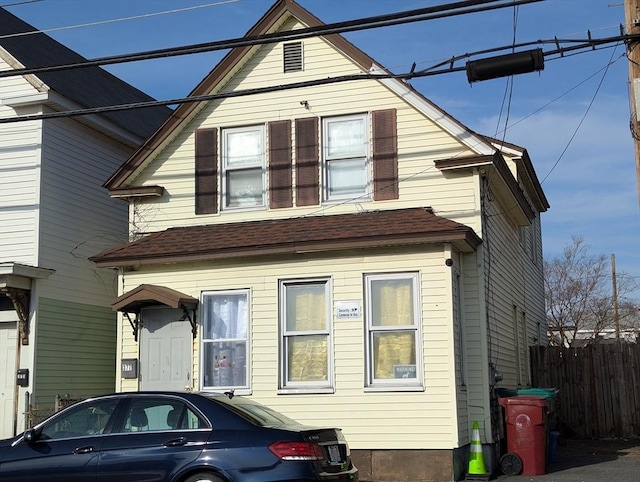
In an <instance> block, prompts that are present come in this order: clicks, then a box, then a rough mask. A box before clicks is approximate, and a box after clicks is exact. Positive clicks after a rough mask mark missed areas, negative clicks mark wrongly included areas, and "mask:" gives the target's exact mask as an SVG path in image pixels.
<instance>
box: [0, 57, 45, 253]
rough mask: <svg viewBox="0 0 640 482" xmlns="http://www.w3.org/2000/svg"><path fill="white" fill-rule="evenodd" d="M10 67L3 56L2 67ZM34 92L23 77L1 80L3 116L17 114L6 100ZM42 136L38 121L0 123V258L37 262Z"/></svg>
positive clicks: (0, 98) (1, 111) (0, 108)
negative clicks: (4, 101)
mask: <svg viewBox="0 0 640 482" xmlns="http://www.w3.org/2000/svg"><path fill="white" fill-rule="evenodd" d="M8 69H9V66H8V65H7V64H6V63H5V62H4V61H3V60H1V59H0V70H8ZM34 93H36V90H35V89H34V88H33V86H32V85H31V84H29V83H28V82H27V81H25V80H24V79H23V78H22V77H9V78H3V79H0V117H10V116H13V115H15V111H14V109H12V108H10V107H7V106H6V105H3V99H7V98H12V97H19V96H25V95H30V94H34ZM25 110H26V109H25ZM21 113H27V112H21ZM29 113H33V109H29ZM41 135H42V132H41V122H39V121H33V122H31V121H30V122H22V123H19V124H2V125H0V260H3V261H13V262H16V263H24V264H31V265H35V264H36V262H37V256H38V255H37V239H38V232H37V222H38V211H39V208H40V200H39V196H38V189H39V182H40V181H39V179H40V145H41V144H40V143H41Z"/></svg>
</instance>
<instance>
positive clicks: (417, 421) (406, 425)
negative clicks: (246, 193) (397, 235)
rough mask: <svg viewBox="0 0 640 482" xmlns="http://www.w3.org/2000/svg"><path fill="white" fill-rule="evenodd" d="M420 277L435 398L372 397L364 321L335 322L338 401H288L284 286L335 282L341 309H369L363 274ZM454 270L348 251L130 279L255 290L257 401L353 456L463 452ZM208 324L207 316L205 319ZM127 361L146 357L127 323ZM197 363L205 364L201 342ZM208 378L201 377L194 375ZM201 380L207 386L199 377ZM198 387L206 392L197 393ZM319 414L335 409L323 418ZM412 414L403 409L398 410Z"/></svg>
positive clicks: (393, 254) (394, 255) (436, 258)
mask: <svg viewBox="0 0 640 482" xmlns="http://www.w3.org/2000/svg"><path fill="white" fill-rule="evenodd" d="M415 271H418V272H419V275H420V280H421V285H420V290H421V296H422V298H421V301H422V304H421V306H422V312H421V316H422V332H421V337H422V347H423V348H422V349H423V355H424V360H423V361H424V366H423V369H424V385H425V390H424V392H423V391H419V392H408V393H402V392H393V391H389V392H366V391H365V390H364V383H365V378H366V374H365V351H364V350H365V348H364V338H365V329H364V326H365V325H364V323H365V320H364V317H363V318H361V319H353V320H351V319H349V320H342V319H340V320H337V319H334V320H333V324H332V329H333V335H334V340H335V346H334V365H335V367H334V370H335V393H334V394H325V395H320V394H318V395H314V394H305V395H290V394H289V395H278V394H277V389H278V373H279V372H278V367H279V351H278V349H277V347H278V344H279V328H278V281H279V280H280V279H283V278H285V279H291V278H300V279H304V278H310V277H324V276H330V277H331V280H332V287H333V292H332V293H331V296H332V302H333V303H335V302H337V301H347V300H349V301H352V300H359V301H361V302H362V303H364V294H363V273H385V272H415ZM450 277H451V269H450V268H449V267H447V266H446V265H445V263H444V254H443V251H442V247H441V246H440V247H436V246H434V247H432V248H429V249H427V250H425V251H424V252H416V251H410V250H400V249H398V250H394V251H377V254H374V253H373V252H365V251H363V252H362V254H361V255H354V254H353V253H340V255H338V256H336V257H335V258H326V257H322V256H313V257H310V258H306V260H305V261H304V262H292V261H289V260H286V259H271V260H267V259H265V260H258V261H254V262H251V263H247V264H244V265H239V264H232V263H228V264H227V263H216V264H215V265H213V264H198V265H197V266H194V265H190V266H182V267H165V269H164V270H159V269H158V270H155V269H154V270H146V269H145V270H142V271H135V272H130V273H127V275H126V277H125V283H124V286H123V289H124V291H126V290H130V289H133V288H135V287H137V286H138V285H139V284H141V283H152V284H153V283H156V284H162V285H165V286H169V287H171V288H173V289H176V290H179V291H182V292H184V293H186V294H189V295H191V296H194V297H198V298H199V297H200V294H201V292H202V291H208V290H228V289H246V288H248V289H250V290H251V300H252V310H251V320H250V325H251V326H250V347H251V349H250V353H251V374H250V380H251V387H252V396H253V397H254V398H255V399H257V400H259V401H261V402H264V403H266V404H268V405H270V406H273V407H274V408H276V409H279V410H281V411H282V412H284V413H286V414H288V415H290V416H291V417H293V418H294V419H297V420H299V421H300V422H304V423H310V424H316V425H317V424H324V423H331V424H337V425H339V426H341V427H342V428H343V429H344V431H345V434H346V436H347V439H348V440H349V442H350V444H351V446H352V448H359V449H364V448H369V449H382V448H386V449H392V448H397V449H403V448H414V449H416V448H433V449H439V448H441V449H446V448H451V447H455V446H457V445H458V433H457V429H456V427H457V423H456V416H457V413H456V395H455V377H452V375H451V372H452V370H453V367H454V366H455V363H454V356H453V346H452V343H453V342H452V336H451V331H452V323H451V319H450V316H451V306H450V293H449V292H448V291H447V286H449V285H450V283H449V282H448V281H447V279H448V278H450ZM198 319H199V320H200V321H201V317H200V316H198ZM120 329H121V333H120V336H122V337H123V353H122V357H125V358H126V357H130V356H131V357H136V356H137V353H138V348H137V344H136V343H135V342H134V341H133V337H132V335H131V327H130V326H129V323H128V322H127V321H123V322H122V324H121V326H120ZM195 348H196V349H195V356H194V365H196V366H197V365H199V355H200V352H199V343H198V341H196V343H195ZM197 373H198V371H197V370H195V371H194V377H195V375H196V374H197ZM196 380H198V378H196ZM121 387H122V389H123V390H135V389H136V388H137V387H136V384H135V381H134V382H133V383H132V382H131V381H129V380H122V385H121ZM194 388H195V389H197V388H198V387H197V386H196V387H194ZM318 406H323V407H326V409H325V410H317V407H318ZM399 406H402V410H396V408H397V407H399Z"/></svg>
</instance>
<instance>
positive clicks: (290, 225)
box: [90, 208, 481, 267]
mask: <svg viewBox="0 0 640 482" xmlns="http://www.w3.org/2000/svg"><path fill="white" fill-rule="evenodd" d="M445 242H451V243H454V244H456V246H458V247H459V249H461V250H463V251H472V250H475V249H476V248H477V247H478V245H479V244H480V243H481V240H480V238H479V237H478V236H477V235H476V233H475V232H474V231H473V229H471V228H470V227H468V226H465V225H463V224H460V223H457V222H455V221H451V220H449V219H446V218H443V217H440V216H437V215H436V214H434V213H433V212H432V211H431V210H430V209H428V208H409V209H394V210H382V211H367V212H361V213H356V214H337V215H329V216H327V215H324V216H308V217H299V218H289V219H275V220H262V221H250V222H239V223H226V224H210V225H204V226H187V227H177V228H170V229H167V230H165V231H161V232H157V233H152V234H149V235H147V236H145V237H143V238H141V239H138V240H136V241H133V242H130V243H127V244H124V245H122V246H118V247H116V248H112V249H108V250H106V251H103V252H101V253H99V254H97V255H96V256H93V257H91V258H90V259H91V261H93V262H95V263H96V264H97V266H99V267H121V266H138V265H149V264H165V263H176V262H195V261H206V260H212V259H225V258H237V257H248V256H260V255H273V254H300V253H309V252H326V251H335V250H339V249H353V248H374V247H382V246H400V245H417V244H428V243H445Z"/></svg>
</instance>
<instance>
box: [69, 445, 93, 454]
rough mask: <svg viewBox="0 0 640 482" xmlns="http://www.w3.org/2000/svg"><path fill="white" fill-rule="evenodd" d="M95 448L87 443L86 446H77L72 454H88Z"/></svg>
mask: <svg viewBox="0 0 640 482" xmlns="http://www.w3.org/2000/svg"><path fill="white" fill-rule="evenodd" d="M94 450H95V449H94V448H93V446H91V445H87V446H86V447H78V448H77V449H75V450H74V451H73V453H74V454H88V453H91V452H93V451H94Z"/></svg>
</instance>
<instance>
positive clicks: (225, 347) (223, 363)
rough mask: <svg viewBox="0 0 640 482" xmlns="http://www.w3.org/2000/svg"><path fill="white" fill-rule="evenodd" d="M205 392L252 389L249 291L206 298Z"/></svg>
mask: <svg viewBox="0 0 640 482" xmlns="http://www.w3.org/2000/svg"><path fill="white" fill-rule="evenodd" d="M201 316H202V319H203V327H202V360H201V363H202V370H201V372H202V387H203V389H205V390H206V389H211V388H215V389H221V388H240V389H242V388H249V382H248V380H249V363H248V359H247V354H248V351H247V349H248V344H247V341H248V339H247V334H248V328H249V291H248V290H236V291H217V292H206V293H203V294H202V303H201Z"/></svg>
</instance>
